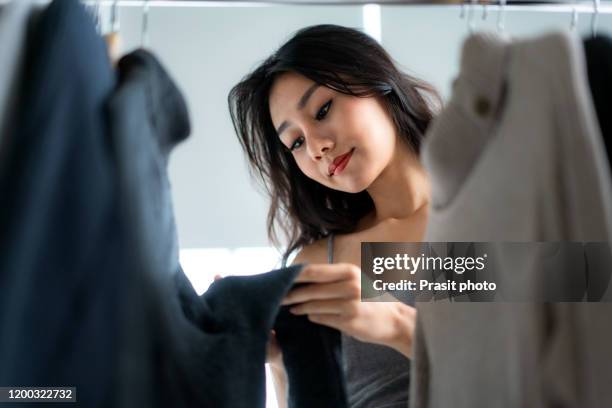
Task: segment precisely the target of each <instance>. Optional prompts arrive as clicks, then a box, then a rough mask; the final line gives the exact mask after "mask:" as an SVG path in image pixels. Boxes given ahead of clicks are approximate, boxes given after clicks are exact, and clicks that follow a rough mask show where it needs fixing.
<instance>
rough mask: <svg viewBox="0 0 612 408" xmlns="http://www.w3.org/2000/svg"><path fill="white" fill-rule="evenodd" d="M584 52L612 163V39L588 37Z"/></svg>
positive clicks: (609, 158) (592, 92) (609, 160)
mask: <svg viewBox="0 0 612 408" xmlns="http://www.w3.org/2000/svg"><path fill="white" fill-rule="evenodd" d="M584 53H585V58H586V64H587V72H588V75H589V85H590V89H591V94H592V96H593V103H594V104H595V111H596V112H597V119H598V120H599V126H600V128H601V135H602V137H603V140H604V143H605V145H606V151H607V154H608V163H612V100H611V99H612V80H611V79H610V73H611V72H612V39H611V38H610V37H608V36H603V35H600V36H597V37H594V38H588V39H587V40H585V41H584Z"/></svg>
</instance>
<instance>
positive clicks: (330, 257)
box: [327, 234, 334, 264]
mask: <svg viewBox="0 0 612 408" xmlns="http://www.w3.org/2000/svg"><path fill="white" fill-rule="evenodd" d="M327 263H330V264H331V263H334V234H329V237H327Z"/></svg>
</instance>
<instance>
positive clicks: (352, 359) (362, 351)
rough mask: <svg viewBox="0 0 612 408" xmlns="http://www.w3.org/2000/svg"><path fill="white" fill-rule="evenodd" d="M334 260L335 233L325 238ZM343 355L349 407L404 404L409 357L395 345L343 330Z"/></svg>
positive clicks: (404, 406) (397, 407)
mask: <svg viewBox="0 0 612 408" xmlns="http://www.w3.org/2000/svg"><path fill="white" fill-rule="evenodd" d="M327 262H328V263H334V236H333V234H332V235H330V236H329V238H328V240H327ZM342 358H343V360H344V361H343V363H344V372H345V378H346V388H347V394H348V398H349V406H350V407H351V408H366V407H367V408H400V407H401V408H407V407H408V393H409V389H410V360H408V359H407V358H406V357H404V355H402V354H401V353H399V352H398V351H395V350H394V349H392V348H390V347H386V346H381V345H378V344H372V343H364V342H361V341H359V340H357V339H355V338H353V337H351V336H347V335H345V334H344V333H342Z"/></svg>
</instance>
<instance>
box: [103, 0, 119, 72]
mask: <svg viewBox="0 0 612 408" xmlns="http://www.w3.org/2000/svg"><path fill="white" fill-rule="evenodd" d="M118 3H119V1H118V0H114V1H113V5H112V6H111V17H110V18H111V21H110V23H111V24H110V26H111V32H110V33H108V34H106V36H105V37H104V38H105V40H106V46H107V47H108V56H109V58H110V60H111V62H112V64H113V65H116V63H117V61H118V60H119V55H120V53H121V36H120V35H119V29H120V25H119V4H118Z"/></svg>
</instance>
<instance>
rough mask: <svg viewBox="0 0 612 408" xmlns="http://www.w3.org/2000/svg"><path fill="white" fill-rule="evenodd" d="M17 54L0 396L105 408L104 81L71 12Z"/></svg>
mask: <svg viewBox="0 0 612 408" xmlns="http://www.w3.org/2000/svg"><path fill="white" fill-rule="evenodd" d="M26 43H27V50H26V52H25V55H24V58H25V59H24V64H23V69H24V72H23V73H22V76H21V78H23V81H22V82H21V83H20V84H19V91H18V94H19V95H20V97H19V100H18V101H16V102H17V103H18V104H19V106H18V108H17V109H16V110H15V121H14V123H13V126H14V128H13V129H11V135H12V137H11V141H10V144H9V145H7V146H6V147H7V148H8V149H9V152H10V154H7V155H6V156H4V159H3V160H5V163H3V172H2V178H1V179H0V207H1V211H0V386H51V387H52V386H73V387H77V400H78V403H79V404H80V406H86V407H98V406H109V405H112V402H111V401H110V400H109V399H108V397H109V396H110V395H111V394H112V393H113V392H114V383H113V378H114V377H113V372H114V371H115V363H116V361H115V359H113V358H112V357H113V356H116V355H117V349H118V348H117V346H118V344H117V337H116V333H117V329H118V327H117V325H116V322H117V316H118V310H117V301H116V294H117V293H118V292H119V288H120V286H121V280H120V279H119V277H120V276H121V275H120V273H121V271H122V269H121V265H122V259H123V255H122V250H121V248H120V242H119V240H118V239H117V237H118V235H119V234H120V232H119V230H118V229H117V228H116V224H117V213H116V211H115V208H116V207H115V202H114V188H115V183H114V180H113V168H112V163H111V161H110V157H109V150H108V145H107V140H106V138H105V135H106V120H105V113H104V103H105V101H106V99H107V97H108V96H109V95H110V93H111V91H112V89H113V87H114V78H113V74H112V70H111V67H110V64H109V62H108V58H107V54H106V48H105V45H104V43H103V41H102V40H101V39H100V38H99V37H98V35H97V34H96V31H95V28H94V26H93V23H92V22H91V18H90V17H89V16H88V15H87V14H86V12H85V11H84V9H83V7H82V6H81V5H80V4H79V3H78V2H77V1H67V0H56V1H54V2H52V3H51V4H50V5H49V6H48V7H46V8H45V9H44V10H43V11H41V12H40V14H38V15H37V18H36V21H35V24H34V25H32V27H30V28H29V30H28V34H27V38H26ZM55 404H56V405H57V403H55ZM0 405H2V406H3V407H4V406H10V404H0ZM28 405H29V404H22V403H20V404H15V406H18V407H25V406H28ZM33 405H36V404H33ZM66 405H74V404H70V403H69V404H66ZM36 406H37V405H36Z"/></svg>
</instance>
